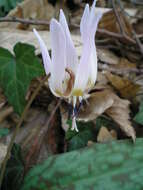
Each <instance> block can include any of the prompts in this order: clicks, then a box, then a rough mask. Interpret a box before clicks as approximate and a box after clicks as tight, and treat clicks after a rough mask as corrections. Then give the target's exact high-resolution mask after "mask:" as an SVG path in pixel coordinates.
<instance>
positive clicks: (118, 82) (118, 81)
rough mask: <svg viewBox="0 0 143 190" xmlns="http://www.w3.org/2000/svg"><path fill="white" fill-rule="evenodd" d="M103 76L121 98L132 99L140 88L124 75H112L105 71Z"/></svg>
mask: <svg viewBox="0 0 143 190" xmlns="http://www.w3.org/2000/svg"><path fill="white" fill-rule="evenodd" d="M105 76H106V77H107V79H108V81H109V82H110V83H111V84H112V86H113V87H114V88H115V89H116V90H118V91H119V92H120V94H121V96H122V97H123V98H126V99H134V98H135V97H136V95H137V93H138V92H139V90H140V85H139V84H135V83H134V82H132V81H131V80H129V79H128V78H125V77H120V76H118V75H114V74H112V73H110V72H106V73H105Z"/></svg>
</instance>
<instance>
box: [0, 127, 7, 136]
mask: <svg viewBox="0 0 143 190" xmlns="http://www.w3.org/2000/svg"><path fill="white" fill-rule="evenodd" d="M8 133H9V129H7V128H0V138H1V137H3V136H5V135H7V134H8Z"/></svg>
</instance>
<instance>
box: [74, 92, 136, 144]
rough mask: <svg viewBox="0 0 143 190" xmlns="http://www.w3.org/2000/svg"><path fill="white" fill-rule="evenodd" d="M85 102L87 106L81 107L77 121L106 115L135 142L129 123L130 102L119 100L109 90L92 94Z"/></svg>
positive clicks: (132, 129)
mask: <svg viewBox="0 0 143 190" xmlns="http://www.w3.org/2000/svg"><path fill="white" fill-rule="evenodd" d="M87 102H88V104H85V105H83V108H82V109H81V110H80V112H79V114H78V119H79V120H83V121H90V120H94V119H96V118H97V117H98V116H99V115H101V114H103V113H106V114H108V115H109V116H110V117H111V118H112V119H113V120H114V121H115V122H116V123H117V124H118V125H119V127H120V128H121V129H122V130H123V131H124V132H125V134H126V135H127V136H130V137H132V139H133V141H135V138H136V135H135V131H134V128H133V127H132V125H131V122H130V121H129V119H130V116H129V112H130V110H129V104H130V102H129V101H128V100H124V99H121V98H119V97H118V96H117V95H116V94H114V92H113V91H111V90H110V89H103V90H101V91H97V92H94V93H92V94H91V95H90V97H89V98H88V99H87Z"/></svg>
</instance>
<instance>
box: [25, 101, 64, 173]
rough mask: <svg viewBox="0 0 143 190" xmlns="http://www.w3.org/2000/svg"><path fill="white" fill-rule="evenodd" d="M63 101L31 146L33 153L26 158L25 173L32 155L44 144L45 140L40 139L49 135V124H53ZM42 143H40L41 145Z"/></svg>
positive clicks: (56, 107)
mask: <svg viewBox="0 0 143 190" xmlns="http://www.w3.org/2000/svg"><path fill="white" fill-rule="evenodd" d="M61 101H62V100H61V99H59V100H58V102H57V104H56V106H55V108H54V109H53V111H52V113H51V114H50V117H49V118H48V120H47V122H46V124H45V125H44V126H43V127H42V130H40V132H39V134H38V136H36V138H35V140H34V142H33V143H32V145H31V151H29V153H28V155H27V158H26V168H25V171H27V169H28V168H29V163H30V159H31V157H32V155H33V154H34V153H35V149H36V150H37V149H38V150H39V149H40V147H41V144H42V142H43V140H41V141H40V138H41V137H43V135H44V137H43V138H42V139H44V138H45V135H46V134H47V130H48V129H49V124H50V122H51V120H52V119H53V117H54V115H55V113H56V111H57V109H58V108H59V106H60V104H61ZM39 142H40V143H39ZM37 147H38V148H37Z"/></svg>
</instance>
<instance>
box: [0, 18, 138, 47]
mask: <svg viewBox="0 0 143 190" xmlns="http://www.w3.org/2000/svg"><path fill="white" fill-rule="evenodd" d="M0 22H18V23H22V24H31V25H45V26H49V22H48V21H46V20H34V19H24V18H17V17H4V18H0ZM70 27H74V28H79V25H78V24H75V23H71V24H70ZM97 32H99V33H100V34H105V35H108V36H110V37H115V38H118V39H123V38H124V36H123V35H121V34H117V33H114V32H110V31H108V30H106V29H97ZM125 38H126V40H127V41H129V42H131V43H133V44H135V41H134V40H133V39H131V38H130V37H127V36H126V37H125Z"/></svg>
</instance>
